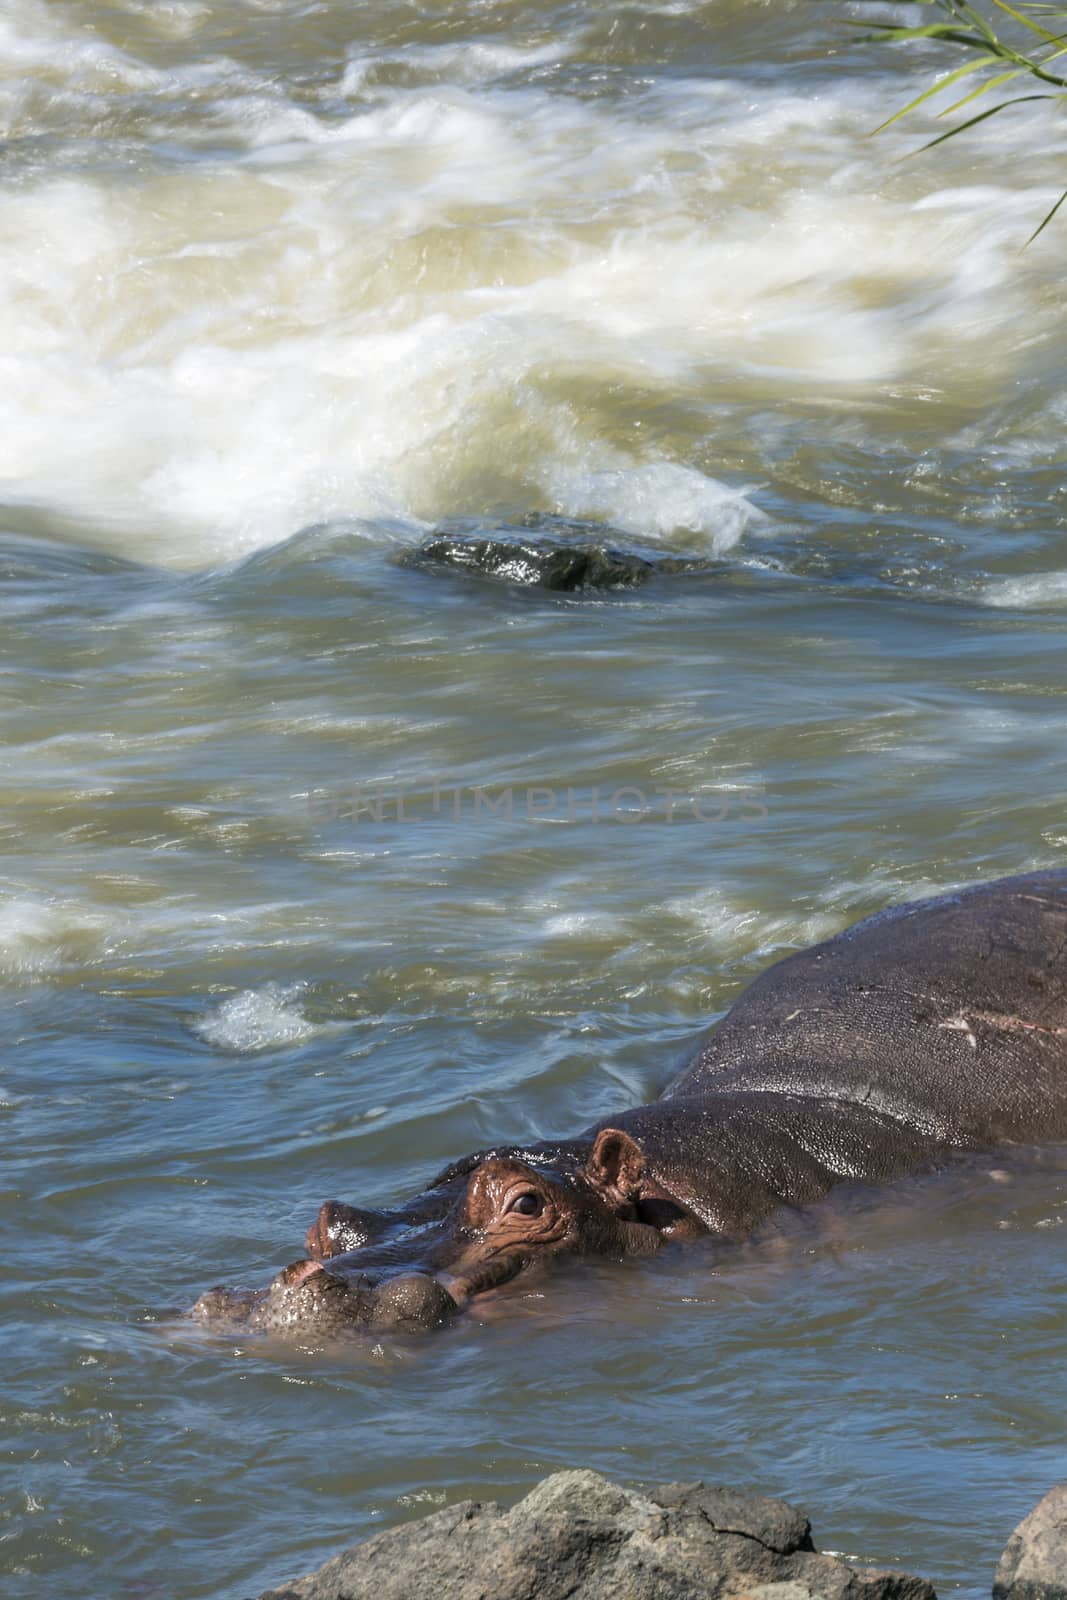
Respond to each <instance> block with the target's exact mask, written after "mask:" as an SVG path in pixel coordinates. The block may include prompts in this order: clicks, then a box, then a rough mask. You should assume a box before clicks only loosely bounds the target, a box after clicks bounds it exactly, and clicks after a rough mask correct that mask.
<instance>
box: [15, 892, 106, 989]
mask: <svg viewBox="0 0 1067 1600" xmlns="http://www.w3.org/2000/svg"><path fill="white" fill-rule="evenodd" d="M115 931H116V930H115V926H114V923H113V921H112V920H111V919H109V918H108V917H107V916H105V915H104V914H103V913H102V912H98V911H94V910H92V909H90V908H89V907H86V906H84V905H81V904H79V903H76V902H74V901H70V900H43V899H39V898H36V897H33V896H12V897H11V898H9V899H5V900H0V973H3V974H4V975H5V976H6V977H11V978H38V977H46V976H47V975H49V974H50V973H56V972H61V971H64V970H67V969H69V968H75V969H76V968H79V967H82V966H84V965H86V964H88V963H90V962H92V961H95V960H97V959H99V958H100V957H101V956H102V955H103V954H104V953H105V952H106V950H107V948H108V944H109V939H110V938H111V936H112V935H113V934H114V933H115Z"/></svg>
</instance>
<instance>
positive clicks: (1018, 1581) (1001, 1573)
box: [993, 1483, 1067, 1600]
mask: <svg viewBox="0 0 1067 1600" xmlns="http://www.w3.org/2000/svg"><path fill="white" fill-rule="evenodd" d="M993 1600H1067V1483H1058V1484H1057V1485H1056V1487H1055V1488H1054V1489H1050V1490H1049V1492H1048V1494H1047V1495H1046V1496H1045V1498H1044V1499H1043V1500H1040V1501H1038V1503H1037V1505H1036V1506H1035V1507H1034V1509H1033V1510H1032V1511H1031V1512H1030V1515H1029V1516H1028V1517H1024V1518H1023V1520H1022V1522H1020V1524H1019V1526H1018V1527H1017V1528H1016V1530H1015V1532H1014V1533H1013V1534H1012V1536H1011V1538H1010V1539H1009V1540H1008V1543H1007V1548H1006V1549H1005V1551H1004V1554H1003V1555H1002V1556H1001V1558H1000V1565H999V1566H998V1567H997V1575H996V1578H995V1580H994V1583H993Z"/></svg>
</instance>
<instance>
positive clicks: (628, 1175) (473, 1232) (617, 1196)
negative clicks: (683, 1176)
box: [356, 1128, 660, 1306]
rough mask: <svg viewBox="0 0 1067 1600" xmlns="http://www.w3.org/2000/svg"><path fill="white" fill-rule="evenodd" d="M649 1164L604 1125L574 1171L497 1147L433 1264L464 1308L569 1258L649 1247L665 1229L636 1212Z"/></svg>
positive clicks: (481, 1166) (458, 1208)
mask: <svg viewBox="0 0 1067 1600" xmlns="http://www.w3.org/2000/svg"><path fill="white" fill-rule="evenodd" d="M643 1171H644V1157H643V1156H642V1154H641V1151H640V1150H639V1148H638V1147H637V1145H636V1144H635V1143H634V1141H633V1140H632V1139H631V1138H630V1136H629V1135H628V1134H626V1133H622V1132H620V1131H619V1130H618V1129H617V1128H605V1129H603V1130H602V1131H601V1132H600V1133H599V1134H598V1135H597V1137H596V1141H595V1143H594V1145H593V1149H592V1151H591V1153H590V1155H589V1157H588V1159H587V1161H586V1162H585V1163H584V1165H582V1166H579V1167H575V1168H571V1169H568V1168H562V1169H561V1168H560V1167H555V1168H554V1167H552V1166H541V1165H536V1164H534V1163H533V1162H532V1161H530V1160H527V1159H523V1157H522V1156H519V1155H489V1156H487V1157H485V1158H484V1159H483V1160H481V1161H480V1162H479V1163H478V1164H477V1166H475V1167H474V1168H473V1170H472V1171H471V1172H470V1175H469V1177H468V1178H467V1181H466V1185H465V1187H464V1188H463V1190H462V1192H461V1193H460V1195H459V1196H458V1198H457V1200H456V1202H455V1204H454V1206H453V1209H452V1211H451V1212H450V1214H449V1215H448V1216H447V1217H446V1218H444V1219H443V1221H442V1223H441V1224H440V1225H439V1226H440V1229H441V1232H440V1234H439V1236H438V1237H437V1238H436V1239H435V1240H434V1241H433V1242H432V1244H431V1247H430V1250H429V1252H428V1254H427V1257H426V1260H425V1266H426V1267H427V1268H428V1269H429V1271H430V1273H431V1274H432V1276H433V1277H434V1278H435V1279H436V1281H437V1282H438V1283H440V1284H442V1285H443V1286H444V1287H445V1288H446V1289H447V1290H448V1292H449V1294H450V1295H451V1296H452V1298H453V1300H454V1301H455V1302H456V1304H457V1305H458V1306H464V1305H466V1304H467V1303H468V1301H470V1300H472V1299H473V1298H474V1297H475V1296H477V1295H480V1294H484V1293H485V1292H486V1291H487V1290H489V1289H495V1288H498V1287H499V1286H500V1285H501V1284H504V1283H508V1282H509V1281H510V1280H511V1279H513V1278H517V1277H518V1276H519V1275H520V1274H523V1273H529V1272H531V1271H532V1270H534V1269H537V1268H541V1267H543V1266H544V1265H545V1264H546V1263H547V1262H549V1261H552V1260H553V1259H555V1258H558V1257H561V1256H588V1255H603V1256H625V1255H648V1254H650V1253H651V1252H652V1251H653V1250H655V1249H657V1248H658V1246H659V1244H660V1235H659V1233H658V1232H657V1230H656V1228H654V1227H650V1226H648V1225H646V1224H644V1223H642V1222H640V1221H638V1219H637V1209H636V1203H637V1200H638V1197H639V1195H640V1192H641V1178H642V1174H643ZM356 1254H357V1257H358V1256H359V1255H360V1254H361V1252H356Z"/></svg>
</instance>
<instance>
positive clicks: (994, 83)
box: [937, 67, 1026, 117]
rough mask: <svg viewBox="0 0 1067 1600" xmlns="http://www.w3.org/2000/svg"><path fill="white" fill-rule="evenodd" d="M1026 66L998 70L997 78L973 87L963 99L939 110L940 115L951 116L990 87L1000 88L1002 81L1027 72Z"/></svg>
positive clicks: (986, 91)
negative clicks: (1003, 70)
mask: <svg viewBox="0 0 1067 1600" xmlns="http://www.w3.org/2000/svg"><path fill="white" fill-rule="evenodd" d="M1025 71H1026V68H1025V67H1012V69H1011V71H1010V72H998V73H997V76H996V77H995V78H990V79H989V80H988V82H987V83H980V84H979V85H978V88H977V89H972V90H971V92H970V94H965V95H964V97H963V99H962V100H957V101H956V103H955V104H954V105H951V106H946V107H945V109H944V111H939V112H938V113H937V114H938V116H939V117H951V115H952V113H953V112H954V111H959V109H960V107H961V106H967V105H970V103H971V101H972V100H977V99H978V98H979V97H980V96H981V95H983V94H987V93H988V92H989V90H990V89H998V88H999V87H1000V85H1001V84H1002V83H1007V82H1008V80H1009V78H1017V77H1018V76H1019V74H1020V72H1025Z"/></svg>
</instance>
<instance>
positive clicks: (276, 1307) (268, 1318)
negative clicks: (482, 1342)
mask: <svg viewBox="0 0 1067 1600" xmlns="http://www.w3.org/2000/svg"><path fill="white" fill-rule="evenodd" d="M458 1310H459V1304H458V1301H457V1298H456V1297H454V1296H453V1295H452V1294H450V1293H449V1291H448V1289H447V1288H446V1287H445V1285H444V1284H442V1283H439V1282H438V1280H437V1279H436V1278H433V1277H431V1276H430V1275H429V1274H428V1273H423V1272H406V1273H402V1274H399V1275H397V1276H396V1277H392V1278H385V1279H383V1280H381V1281H380V1282H371V1281H370V1279H368V1278H367V1277H366V1276H365V1275H363V1274H360V1275H359V1276H358V1277H354V1278H353V1277H345V1276H342V1275H341V1274H338V1273H334V1272H331V1271H330V1270H329V1268H328V1267H324V1266H323V1265H322V1263H321V1262H318V1261H310V1260H308V1261H305V1260H301V1261H293V1262H291V1263H290V1265H289V1266H287V1267H286V1268H285V1269H284V1270H283V1271H282V1272H279V1273H278V1275H277V1277H276V1278H275V1279H274V1281H273V1282H272V1283H271V1284H270V1286H269V1288H267V1289H265V1290H263V1289H261V1290H258V1291H256V1292H255V1293H252V1294H247V1293H241V1292H240V1291H232V1290H226V1289H211V1290H209V1291H208V1292H207V1294H204V1295H201V1297H200V1299H199V1300H198V1301H197V1302H196V1305H195V1306H194V1307H193V1308H192V1313H191V1314H192V1315H193V1316H194V1317H195V1318H196V1320H197V1321H199V1322H204V1323H208V1324H216V1325H218V1324H223V1323H234V1322H240V1323H242V1324H244V1325H245V1326H246V1327H249V1328H254V1329H256V1330H257V1331H259V1332H260V1333H275V1334H278V1333H280V1334H288V1335H290V1336H293V1335H295V1336H297V1337H301V1336H307V1335H314V1334H318V1335H320V1336H325V1337H330V1338H333V1337H338V1336H341V1335H343V1334H347V1333H350V1332H351V1331H352V1330H353V1329H357V1330H358V1329H361V1328H365V1329H369V1330H378V1331H384V1330H386V1329H389V1328H396V1329H402V1330H411V1331H417V1330H419V1329H424V1328H438V1327H440V1326H441V1325H442V1324H443V1323H446V1322H450V1321H451V1320H452V1318H453V1317H454V1316H455V1315H456V1314H457V1312H458Z"/></svg>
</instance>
